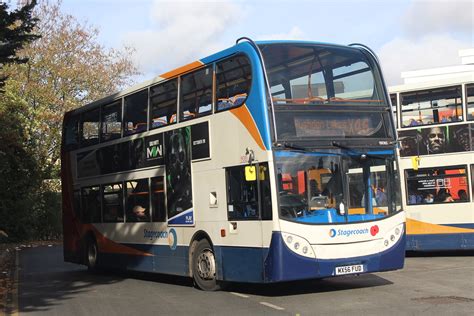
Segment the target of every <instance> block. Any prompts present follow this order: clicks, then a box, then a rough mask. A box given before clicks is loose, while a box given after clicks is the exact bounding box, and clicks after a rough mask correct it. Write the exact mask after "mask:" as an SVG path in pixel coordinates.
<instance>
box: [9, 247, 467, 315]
mask: <svg viewBox="0 0 474 316" xmlns="http://www.w3.org/2000/svg"><path fill="white" fill-rule="evenodd" d="M17 268H18V272H19V273H18V275H19V290H18V300H17V301H18V303H17V304H18V306H17V307H18V309H17V310H18V311H19V313H20V314H28V315H36V314H48V315H143V316H146V315H345V316H347V315H351V316H352V315H397V316H399V315H418V314H424V315H473V313H474V312H473V311H474V257H472V256H459V257H433V258H432V257H416V258H408V259H407V260H406V266H405V269H404V270H400V271H393V272H384V273H375V274H365V275H361V276H346V277H340V278H332V279H325V280H314V281H304V282H290V283H284V284H270V285H252V284H231V285H229V286H228V288H227V289H226V290H224V291H220V292H203V291H199V290H197V289H195V288H193V287H192V282H191V280H190V279H188V278H182V277H175V276H163V275H153V274H140V273H127V272H113V273H105V274H97V275H94V274H90V273H88V272H87V270H86V269H85V267H83V266H79V265H74V264H69V263H64V262H63V258H62V248H61V246H53V247H37V248H27V249H23V250H21V251H20V255H19V256H18V267H17ZM13 301H15V300H13Z"/></svg>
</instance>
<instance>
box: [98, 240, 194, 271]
mask: <svg viewBox="0 0 474 316" xmlns="http://www.w3.org/2000/svg"><path fill="white" fill-rule="evenodd" d="M125 245H127V246H129V247H133V248H135V249H138V250H141V251H146V252H149V253H152V254H153V256H134V255H127V254H119V253H102V252H101V253H100V257H99V262H100V263H101V264H103V265H105V266H107V267H111V268H118V269H127V270H133V271H142V272H157V273H165V274H173V275H187V274H188V266H189V265H188V250H189V249H188V248H189V247H187V246H178V247H176V249H175V250H171V248H170V247H169V246H168V245H147V244H125Z"/></svg>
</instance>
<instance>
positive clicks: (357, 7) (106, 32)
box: [62, 0, 474, 86]
mask: <svg viewBox="0 0 474 316" xmlns="http://www.w3.org/2000/svg"><path fill="white" fill-rule="evenodd" d="M62 10H63V12H64V13H68V14H71V15H73V16H74V17H76V18H77V19H78V20H79V21H82V22H84V23H88V24H90V25H93V26H95V27H97V28H98V29H99V31H100V35H99V38H98V40H99V41H100V42H101V43H102V44H103V45H104V46H106V47H110V48H115V49H120V48H121V47H123V46H131V47H133V48H134V49H135V54H134V55H133V56H132V58H133V60H134V62H135V63H136V64H137V66H138V67H139V70H140V71H141V73H142V75H141V76H140V77H139V78H138V81H144V80H147V79H151V78H153V77H155V76H157V75H159V74H161V73H164V72H167V71H169V70H172V69H174V68H176V67H179V66H181V65H184V64H187V63H190V62H192V61H195V60H198V59H202V58H203V57H206V56H208V55H210V54H212V53H215V52H217V51H219V50H222V49H225V48H227V47H230V46H233V45H234V44H235V40H236V39H238V38H239V37H242V36H246V37H250V38H252V39H254V40H265V39H267V40H273V39H295V40H309V41H317V42H327V43H336V44H350V43H363V44H365V45H367V46H369V47H371V48H372V49H373V50H374V51H375V52H376V53H377V55H378V56H379V58H380V60H381V64H382V69H383V72H384V76H385V79H386V82H387V84H388V85H389V86H390V85H396V84H401V83H402V78H401V76H400V74H401V72H402V71H411V70H418V69H425V68H432V67H441V66H452V65H458V64H460V58H459V56H458V50H459V49H464V48H474V1H473V0H391V1H385V0H357V1H356V0H332V1H329V0H313V1H309V0H250V1H247V0H207V1H202V0H194V1H189V0H187V1H186V0H172V1H170V0H135V1H133V0H128V1H126V0H63V2H62Z"/></svg>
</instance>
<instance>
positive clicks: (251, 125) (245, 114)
mask: <svg viewBox="0 0 474 316" xmlns="http://www.w3.org/2000/svg"><path fill="white" fill-rule="evenodd" d="M230 112H231V113H232V114H234V115H235V116H236V117H237V118H238V119H239V120H240V121H241V122H242V124H244V126H245V128H246V129H247V130H248V131H249V133H250V135H252V137H253V139H254V140H255V142H256V143H257V145H258V147H260V148H261V149H262V150H266V149H265V145H264V144H263V140H262V136H261V135H260V132H259V131H258V128H257V125H256V124H255V121H254V120H253V117H252V114H250V111H249V110H248V109H247V106H246V105H245V104H244V105H242V106H240V107H238V108H235V109H232V110H230Z"/></svg>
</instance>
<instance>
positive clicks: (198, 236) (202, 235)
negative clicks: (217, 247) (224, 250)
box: [188, 230, 214, 277]
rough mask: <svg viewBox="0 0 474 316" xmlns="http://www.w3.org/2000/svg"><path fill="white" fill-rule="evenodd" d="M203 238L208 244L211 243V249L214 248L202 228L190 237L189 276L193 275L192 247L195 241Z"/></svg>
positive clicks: (194, 245)
mask: <svg viewBox="0 0 474 316" xmlns="http://www.w3.org/2000/svg"><path fill="white" fill-rule="evenodd" d="M203 239H207V241H208V242H209V244H210V245H211V247H212V249H213V250H214V244H213V242H212V239H211V237H209V234H208V233H206V232H205V231H203V230H198V231H197V232H195V233H194V235H193V237H192V238H191V241H190V243H189V252H188V274H189V276H190V277H193V268H192V267H193V266H192V264H193V252H194V249H195V248H196V245H197V242H198V241H200V240H203Z"/></svg>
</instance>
